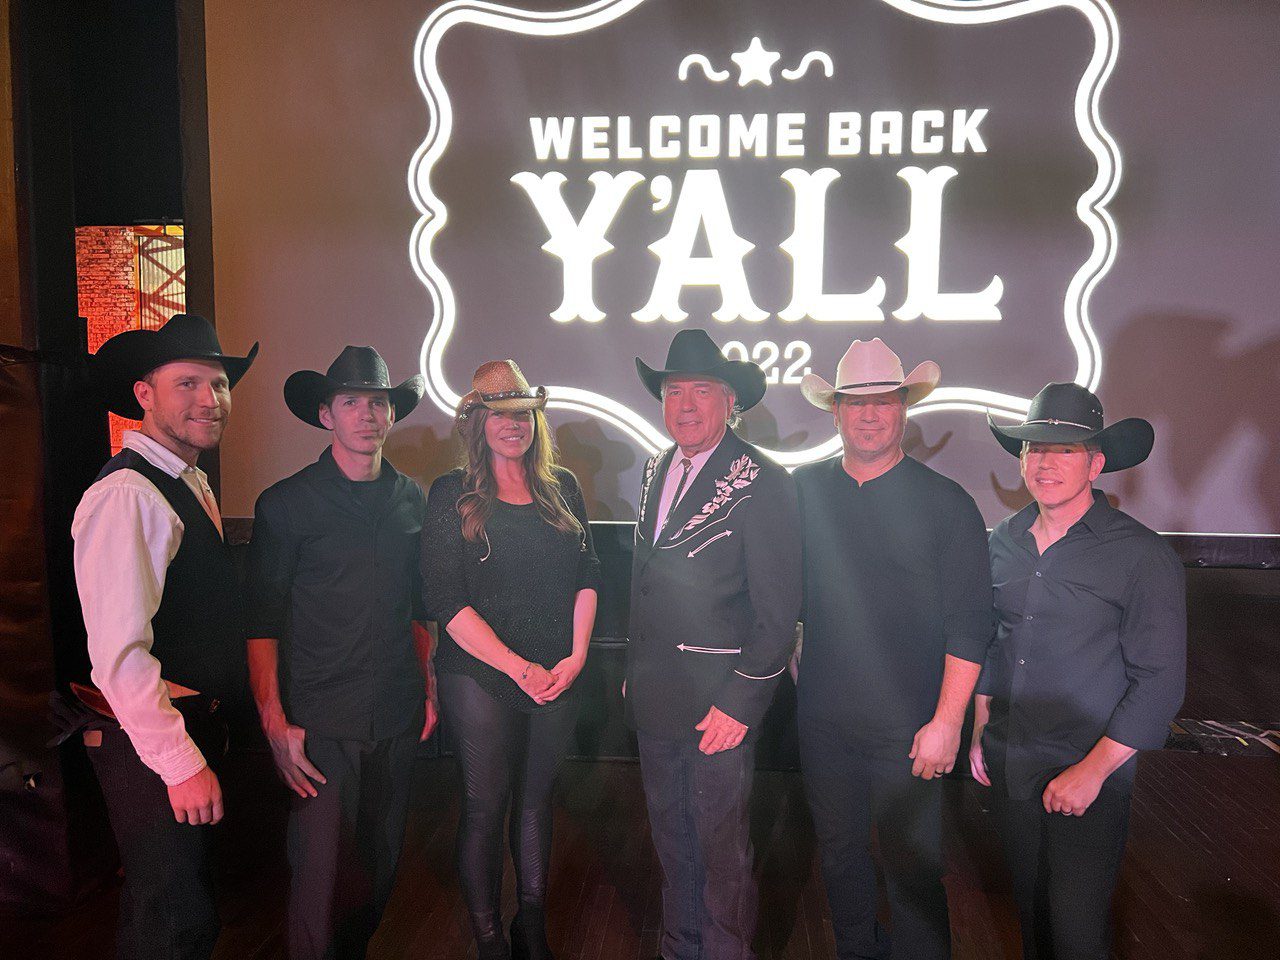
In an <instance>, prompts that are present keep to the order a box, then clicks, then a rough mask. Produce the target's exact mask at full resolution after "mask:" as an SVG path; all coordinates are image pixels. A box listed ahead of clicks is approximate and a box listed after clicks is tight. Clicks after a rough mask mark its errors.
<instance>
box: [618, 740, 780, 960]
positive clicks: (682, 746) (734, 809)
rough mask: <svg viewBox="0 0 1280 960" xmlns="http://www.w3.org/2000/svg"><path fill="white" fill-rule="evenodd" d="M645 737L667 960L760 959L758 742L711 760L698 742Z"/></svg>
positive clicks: (645, 777)
mask: <svg viewBox="0 0 1280 960" xmlns="http://www.w3.org/2000/svg"><path fill="white" fill-rule="evenodd" d="M638 739H639V743H640V776H641V780H642V781H643V783H644V797H645V803H646V804H647V806H648V810H649V830H650V832H651V834H652V835H653V845H654V848H655V849H656V850H657V852H658V861H659V863H661V864H662V938H661V940H660V941H659V946H660V949H661V953H662V956H663V957H664V958H665V960H753V958H754V957H755V953H754V952H753V951H752V948H751V940H752V938H753V937H754V935H755V930H756V912H757V909H758V906H759V904H758V896H757V890H756V882H755V877H754V876H753V875H752V872H751V871H752V865H753V859H754V857H753V854H752V850H751V834H750V830H749V816H748V815H749V809H748V805H749V803H750V800H751V781H752V778H753V776H754V773H755V740H754V739H748V740H746V741H744V742H743V743H742V744H741V745H740V746H737V747H735V748H734V749H732V750H724V751H721V752H720V753H715V754H712V755H711V756H707V755H705V754H703V753H702V752H701V751H700V750H699V749H698V741H697V740H696V739H693V738H685V739H682V740H666V739H663V738H661V737H653V736H649V735H647V734H644V733H641V734H639V737H638Z"/></svg>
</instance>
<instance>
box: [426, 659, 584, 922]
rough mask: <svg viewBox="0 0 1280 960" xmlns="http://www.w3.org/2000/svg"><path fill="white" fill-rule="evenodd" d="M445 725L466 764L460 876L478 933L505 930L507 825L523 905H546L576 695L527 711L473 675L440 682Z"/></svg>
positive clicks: (461, 762)
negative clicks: (559, 781) (558, 783)
mask: <svg viewBox="0 0 1280 960" xmlns="http://www.w3.org/2000/svg"><path fill="white" fill-rule="evenodd" d="M437 682H438V683H439V686H440V702H441V708H442V709H443V711H444V718H445V729H446V731H447V733H448V735H449V737H450V739H451V740H452V743H453V749H454V751H455V752H456V754H457V757H458V763H459V765H460V766H461V768H462V812H461V818H460V820H459V823H458V875H459V878H460V879H461V881H462V895H463V899H465V900H466V903H467V909H468V910H469V911H470V913H471V923H472V927H473V928H474V932H475V935H476V939H477V940H481V941H486V940H492V939H493V938H495V937H500V936H501V923H502V899H501V898H502V859H503V857H502V837H503V825H504V821H507V820H508V808H509V809H510V820H509V826H508V831H507V832H508V836H509V843H510V846H511V860H512V862H513V863H514V864H515V869H516V893H517V895H518V898H519V901H520V903H521V905H526V904H527V905H530V906H535V907H539V908H541V907H543V906H544V905H545V904H546V898H547V872H548V869H549V867H550V864H551V792H552V789H553V787H554V786H555V779H556V773H557V772H558V771H559V769H560V763H561V761H562V760H563V759H564V754H565V750H566V748H567V746H568V743H569V738H570V736H572V734H573V728H574V724H575V723H576V722H577V713H578V709H577V704H576V701H574V702H569V703H565V704H563V705H561V706H558V707H556V708H554V709H551V710H544V711H537V712H533V713H526V712H524V711H522V710H517V709H515V708H514V707H508V706H506V705H505V704H502V703H499V702H498V701H497V700H495V699H494V698H493V697H491V696H490V695H489V694H488V693H486V692H485V690H484V689H483V688H482V687H481V686H480V685H479V684H478V683H476V681H475V680H473V679H472V678H471V677H468V676H465V675H463V674H458V673H442V674H440V676H439V678H438V681H437Z"/></svg>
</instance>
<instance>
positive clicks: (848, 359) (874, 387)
mask: <svg viewBox="0 0 1280 960" xmlns="http://www.w3.org/2000/svg"><path fill="white" fill-rule="evenodd" d="M941 379H942V370H941V368H940V367H939V366H938V365H937V364H936V363H934V362H933V361H932V360H926V361H924V362H923V363H921V364H919V365H918V366H917V367H916V368H915V369H914V370H912V371H911V375H910V376H907V377H904V376H903V375H902V361H901V360H899V359H898V355H897V354H896V353H894V352H893V351H892V350H890V349H889V348H888V347H886V346H885V345H884V341H883V340H881V339H880V338H879V337H875V338H874V339H872V340H869V341H866V342H865V343H864V342H863V341H861V340H855V341H853V343H852V344H851V345H850V346H849V349H848V350H846V351H845V354H844V356H843V357H841V358H840V363H839V364H838V365H837V366H836V383H837V384H838V386H835V387H833V386H832V385H831V384H829V383H827V381H825V380H823V379H822V378H821V377H820V376H818V375H817V374H816V373H807V374H805V376H804V379H803V380H801V381H800V392H801V393H803V394H804V398H805V399H806V400H808V401H809V402H810V403H812V404H813V405H814V406H815V407H820V408H821V409H823V410H830V409H831V408H832V405H833V403H834V401H835V395H836V394H837V393H846V394H855V395H857V394H868V393H888V392H889V391H891V390H897V389H899V388H901V387H905V388H906V390H907V406H911V405H912V404H913V403H919V402H920V401H921V400H923V399H924V398H925V397H927V396H928V395H929V394H931V393H932V392H933V388H934V387H936V386H937V385H938V381H939V380H941Z"/></svg>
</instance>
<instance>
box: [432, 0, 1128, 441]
mask: <svg viewBox="0 0 1280 960" xmlns="http://www.w3.org/2000/svg"><path fill="white" fill-rule="evenodd" d="M1116 40H1117V32H1116V25H1115V19H1114V16H1113V14H1112V12H1111V10H1110V8H1109V7H1108V5H1107V4H1106V2H1104V0H861V2H847V0H846V2H832V0H795V2H789V3H786V4H779V3H776V2H774V3H770V2H764V0H760V2H754V3H752V2H746V0H739V2H727V0H701V2H699V3H697V4H690V3H687V2H686V0H598V2H595V3H589V4H586V5H584V6H581V7H578V8H575V9H572V10H567V11H561V12H547V11H531V10H522V9H519V8H515V7H501V6H497V5H494V4H492V3H482V2H478V0H475V2H473V0H454V2H449V3H445V4H443V5H441V6H440V7H439V8H437V9H436V10H435V11H434V12H433V13H432V14H431V15H430V16H429V17H428V18H427V20H426V22H425V23H424V24H423V26H422V28H421V31H420V32H419V35H418V41H417V46H416V49H415V63H416V68H417V75H418V82H419V86H420V88H421V90H422V93H423V96H424V97H425V98H426V104H427V108H428V118H429V125H428V132H427V137H426V139H425V140H424V142H423V143H422V145H421V146H420V147H419V149H418V151H417V152H416V154H415V156H414V158H413V161H412V164H411V166H410V171H409V188H410V192H411V194H412V197H413V200H414V203H415V204H416V206H417V209H418V211H419V213H420V219H419V220H418V223H417V225H416V227H415V229H414V231H413V234H412V236H411V239H410V257H411V260H412V263H413V266H414V269H415V271H416V272H417V274H418V276H419V278H420V279H421V280H422V282H423V284H424V285H425V287H426V289H427V291H428V292H429V294H430V297H431V300H432V305H433V308H434V315H433V318H432V320H431V325H430V329H429V331H428V332H427V334H426V336H425V339H424V342H423V346H422V354H421V365H422V371H423V373H424V375H425V376H426V379H427V384H428V388H427V389H428V394H429V396H430V397H431V399H432V400H433V402H434V403H435V404H436V405H437V406H439V407H440V408H441V409H442V410H444V411H447V412H449V413H452V411H453V408H454V405H455V404H456V402H457V399H458V397H459V395H460V393H461V392H465V390H466V389H467V387H468V385H469V377H470V373H471V371H472V370H473V369H474V367H475V366H476V365H477V364H478V363H479V362H481V361H483V360H486V359H492V358H496V357H506V356H511V357H514V358H515V359H517V360H519V361H520V362H521V363H522V364H523V365H524V366H525V368H526V372H527V373H528V374H529V376H530V377H531V379H533V380H534V381H535V382H545V383H546V384H547V387H548V391H549V393H550V395H551V397H552V400H551V404H550V405H551V406H552V408H559V409H562V410H568V411H573V412H577V413H583V414H589V415H591V416H593V417H596V418H599V419H600V420H602V421H605V422H607V423H610V424H612V425H613V426H615V427H617V428H618V429H620V430H622V431H624V432H625V433H626V434H627V435H628V436H630V437H631V438H633V439H634V440H635V441H636V442H637V443H638V444H639V445H640V446H641V447H643V448H644V449H645V450H647V451H653V450H656V449H658V448H659V447H661V446H665V445H666V444H667V443H668V442H669V441H667V439H666V437H665V434H664V433H663V431H662V430H661V427H660V416H659V412H658V409H657V406H656V404H654V402H653V400H652V398H650V397H649V396H648V394H647V393H645V392H644V390H643V388H642V387H641V386H640V384H639V383H638V382H637V381H636V378H635V374H634V368H633V366H632V362H631V360H632V357H633V356H635V355H640V356H642V357H644V358H646V359H647V360H648V361H649V362H651V363H660V362H661V360H662V359H663V357H664V355H665V351H666V346H667V343H668V342H669V340H670V338H671V336H672V334H673V333H674V332H675V330H676V329H678V328H679V327H680V325H682V324H690V323H697V324H701V325H705V326H709V327H710V328H711V332H712V335H713V336H714V337H715V339H716V340H717V341H718V342H720V343H721V344H722V345H724V347H725V350H726V352H727V353H729V354H730V355H731V356H734V357H738V358H744V359H752V360H755V361H756V362H758V363H760V364H761V365H762V366H763V367H764V368H765V370H766V373H767V375H768V377H769V381H770V383H771V384H773V385H775V386H771V388H770V390H769V393H768V395H767V397H766V399H765V401H764V403H763V404H762V405H761V408H760V409H759V410H757V411H752V412H751V414H749V416H748V423H747V434H748V436H749V438H750V439H752V440H753V441H755V442H758V443H760V444H761V445H762V446H763V447H765V448H766V449H768V450H769V451H770V452H771V453H773V454H774V456H776V457H777V458H778V459H779V460H780V461H781V462H783V463H785V464H787V465H791V466H794V465H797V464H800V463H803V462H806V461H809V460H812V459H816V458H819V457H824V456H829V455H831V454H832V453H833V452H835V451H836V450H837V449H838V440H837V439H836V438H835V437H834V435H833V431H832V429H831V425H830V421H829V420H825V421H824V420H823V418H822V417H821V415H820V414H817V412H816V411H814V410H813V409H812V407H809V406H808V405H807V404H806V403H805V401H804V400H803V399H802V398H801V396H800V394H799V390H798V384H799V381H800V379H801V377H802V376H803V375H804V373H806V372H808V371H809V370H815V371H816V372H818V373H821V374H822V375H823V376H827V377H830V376H831V374H832V372H833V371H834V369H835V364H836V361H837V359H838V358H839V357H840V355H841V354H842V353H843V352H844V350H845V348H846V347H847V346H848V344H849V342H850V341H851V340H853V339H855V338H863V339H866V338H868V337H871V336H880V337H882V338H883V339H885V340H886V341H887V342H888V343H889V344H890V345H891V346H893V347H894V349H895V350H897V352H898V353H899V354H901V355H902V357H903V360H904V362H905V363H906V364H907V365H908V367H909V366H911V365H913V364H914V363H915V362H917V361H918V360H921V359H924V358H926V357H928V358H932V359H936V360H938V361H939V362H940V364H941V365H942V369H943V376H944V380H943V386H942V387H941V388H939V389H938V390H936V391H935V392H934V393H933V394H932V395H931V396H930V397H929V398H928V399H927V400H926V401H925V402H923V403H921V404H919V405H917V406H916V407H914V408H913V409H912V411H911V412H912V414H913V415H919V414H925V413H929V412H931V411H939V410H952V411H954V410H961V411H986V410H988V409H991V410H992V411H993V412H995V413H997V414H1000V415H1005V416H1010V417H1013V416H1018V415H1019V414H1021V413H1024V412H1025V410H1026V406H1027V402H1028V400H1027V398H1028V397H1029V396H1030V395H1031V394H1032V393H1034V392H1035V390H1036V389H1038V388H1039V386H1041V385H1043V384H1044V383H1045V382H1047V381H1049V380H1067V379H1074V380H1075V381H1076V382H1078V383H1082V384H1085V385H1086V386H1088V387H1090V388H1091V389H1094V388H1096V387H1097V384H1098V381H1099V378H1100V375H1101V357H1100V353H1099V349H1098V343H1097V339H1096V337H1095V336H1094V333H1093V331H1092V328H1091V326H1090V320H1089V300H1090V295H1091V293H1092V291H1093V289H1094V287H1095V286H1096V284H1097V283H1098V282H1099V281H1100V280H1101V279H1102V277H1103V276H1104V275H1105V274H1106V272H1107V270H1108V269H1109V268H1110V266H1111V263H1112V261H1113V259H1114V257H1115V252H1116V231H1115V226H1114V224H1113V223H1112V221H1111V218H1110V217H1109V215H1108V213H1107V210H1106V206H1107V203H1108V202H1109V201H1110V199H1111V197H1112V196H1113V194H1114V192H1115V190H1116V186H1117V183H1118V179H1119V175H1120V160H1119V153H1118V151H1117V149H1116V146H1115V144H1114V143H1113V142H1112V140H1111V138H1110V137H1109V136H1108V134H1107V133H1106V131H1105V130H1104V128H1103V125H1102V122H1101V118H1100V114H1099V100H1100V97H1101V94H1102V90H1103V87H1104V84H1105V82H1106V80H1107V77H1108V75H1109V74H1110V72H1111V69H1112V66H1113V64H1114V62H1115V56H1116Z"/></svg>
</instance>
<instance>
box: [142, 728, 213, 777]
mask: <svg viewBox="0 0 1280 960" xmlns="http://www.w3.org/2000/svg"><path fill="white" fill-rule="evenodd" d="M138 757H139V759H140V760H141V761H142V762H143V763H145V764H146V765H147V766H148V767H150V768H151V769H152V770H154V771H155V772H156V774H157V775H158V776H159V777H160V779H161V780H163V781H164V783H165V786H167V787H176V786H177V785H178V784H180V783H182V782H183V781H184V780H190V779H191V778H192V777H194V776H195V775H196V774H197V773H199V772H200V771H201V770H203V769H204V768H205V767H207V766H208V765H209V764H208V762H207V761H206V760H205V758H204V754H203V753H201V752H200V748H199V747H197V746H196V745H195V741H194V740H192V739H191V738H190V737H187V738H186V740H185V742H183V743H180V744H178V746H176V747H174V748H172V749H171V750H166V751H164V752H163V753H155V754H150V755H148V756H143V755H142V754H138Z"/></svg>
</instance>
